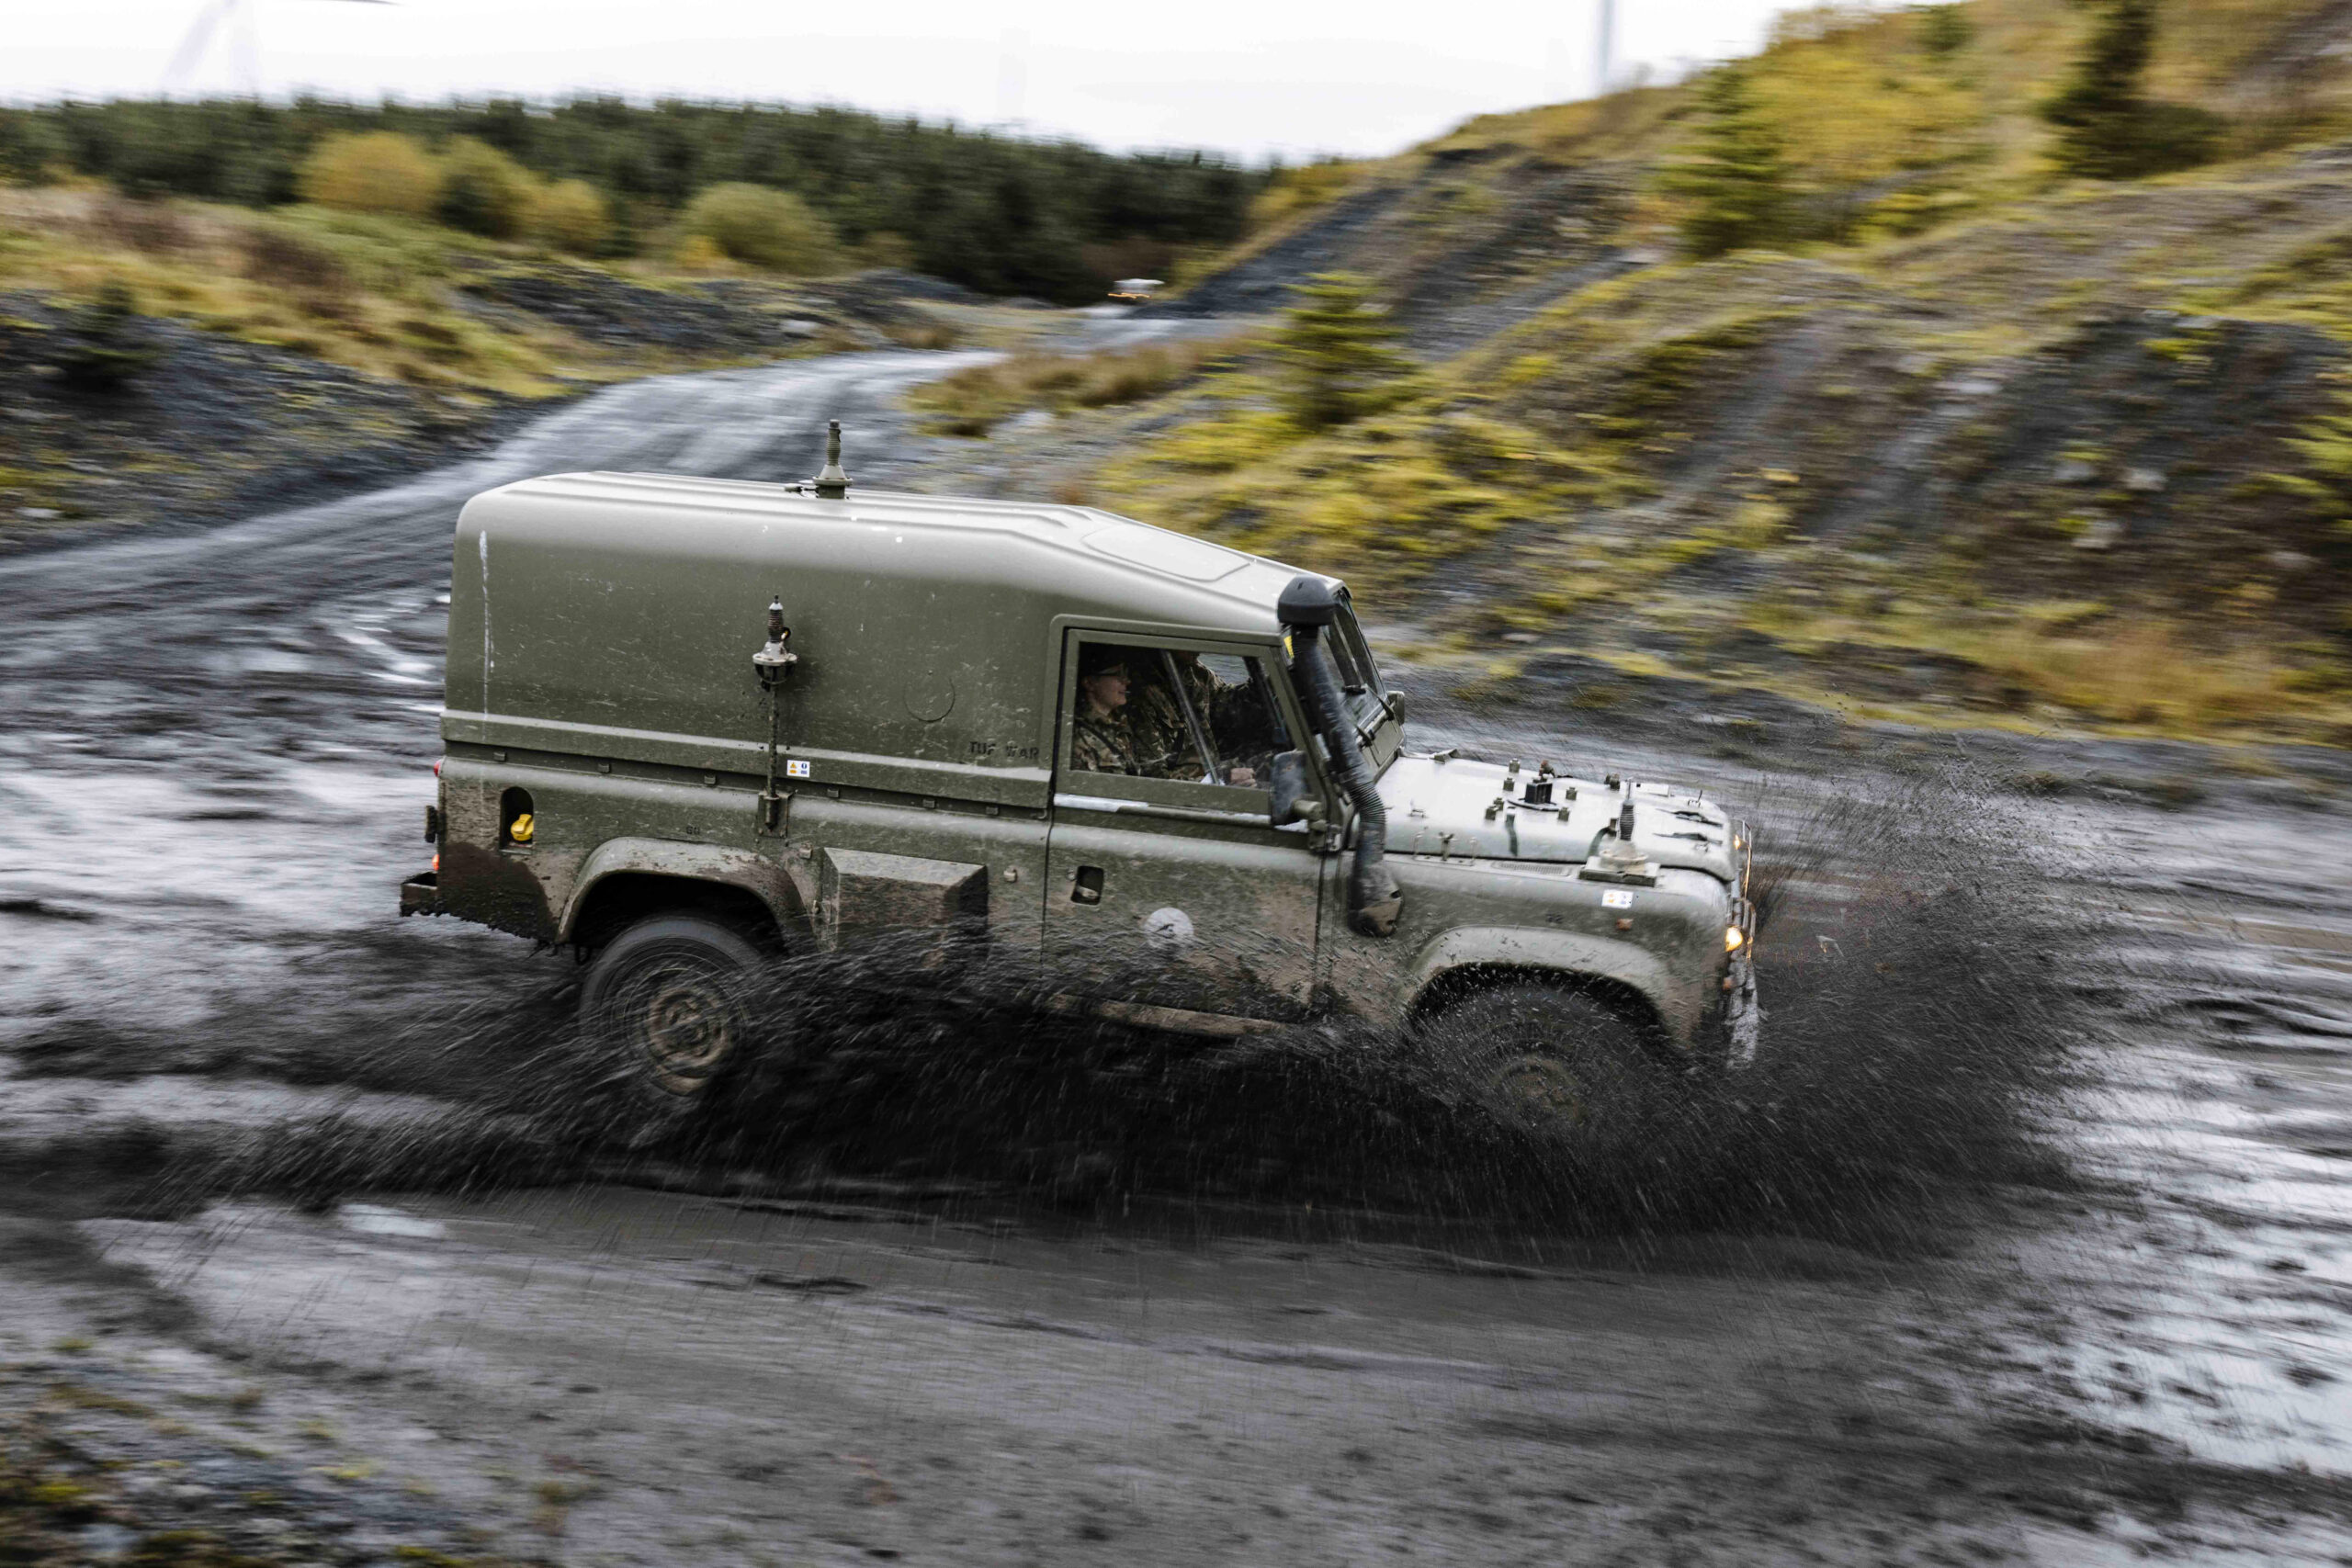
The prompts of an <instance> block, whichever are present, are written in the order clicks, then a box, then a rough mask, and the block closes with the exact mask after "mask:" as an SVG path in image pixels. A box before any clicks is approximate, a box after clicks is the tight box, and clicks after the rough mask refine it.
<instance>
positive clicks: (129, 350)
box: [57, 278, 158, 393]
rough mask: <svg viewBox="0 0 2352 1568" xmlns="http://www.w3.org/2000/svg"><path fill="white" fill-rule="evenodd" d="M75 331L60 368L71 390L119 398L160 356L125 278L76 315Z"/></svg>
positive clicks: (116, 280)
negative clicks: (141, 322) (142, 324)
mask: <svg viewBox="0 0 2352 1568" xmlns="http://www.w3.org/2000/svg"><path fill="white" fill-rule="evenodd" d="M71 331H72V334H73V341H72V344H71V345H70V346H69V347H68V348H67V349H66V350H65V352H64V353H62V354H61V355H58V359H57V365H58V369H59V371H60V373H61V374H62V378H63V379H64V381H65V384H66V385H67V386H69V387H73V388H74V389H76V390H79V391H85V392H101V393H111V392H119V391H121V390H122V389H124V388H125V387H127V386H129V385H130V382H131V381H132V380H133V379H134V378H137V376H138V375H139V373H140V372H141V371H142V370H144V369H146V368H147V367H149V366H150V365H153V363H154V362H155V360H156V358H157V356H158V355H157V351H156V350H155V349H154V348H153V347H152V346H151V345H149V344H148V343H147V341H146V337H145V334H144V333H142V332H141V330H140V327H139V303H138V300H137V299H135V298H134V297H133V296H132V294H131V292H130V285H129V284H127V283H125V282H123V281H122V280H121V279H120V278H114V279H110V280H108V281H107V283H105V284H103V285H101V286H100V287H99V288H98V292H97V294H96V297H95V298H93V299H91V301H90V302H89V303H88V304H87V305H85V306H84V307H83V308H82V309H81V310H79V311H77V312H76V313H75V314H74V319H73V322H72V327H71Z"/></svg>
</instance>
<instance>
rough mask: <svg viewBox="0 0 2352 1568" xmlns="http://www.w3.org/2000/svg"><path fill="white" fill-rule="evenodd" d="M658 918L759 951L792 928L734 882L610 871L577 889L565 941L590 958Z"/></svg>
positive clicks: (772, 945) (783, 939)
mask: <svg viewBox="0 0 2352 1568" xmlns="http://www.w3.org/2000/svg"><path fill="white" fill-rule="evenodd" d="M662 915H693V916H698V917H700V918H702V919H708V920H712V921H715V922H717V923H718V924H719V925H722V926H725V927H727V928H728V929H729V930H731V931H736V932H738V933H740V934H741V936H743V937H744V938H745V939H746V940H748V941H750V942H752V943H753V944H755V945H756V946H759V947H762V948H765V949H774V948H778V947H781V946H783V945H784V944H785V942H786V941H787V940H788V938H787V931H788V927H789V924H790V923H797V922H791V921H790V918H789V917H788V916H786V915H783V914H780V913H779V911H778V910H777V909H775V908H774V907H773V906H772V905H770V903H769V902H768V900H767V899H766V898H764V897H762V896H761V895H760V894H758V893H756V892H754V891H752V889H751V888H749V887H745V886H741V885H739V884H736V883H731V882H719V881H715V880H713V879H711V878H708V877H700V876H681V875H675V874H670V873H666V872H654V871H614V872H610V873H607V874H605V875H603V876H600V877H598V878H597V879H596V880H595V881H594V883H592V884H590V885H589V886H587V887H585V888H583V889H582V892H581V894H580V897H579V899H578V902H577V903H576V904H575V905H574V907H573V910H572V916H571V930H570V931H569V933H568V934H567V938H566V940H567V941H569V942H571V943H572V945H574V946H575V947H579V948H581V949H582V950H584V951H587V952H591V953H593V952H595V951H597V950H598V949H601V948H603V947H605V945H606V944H607V943H609V942H612V941H613V939H614V938H616V937H617V936H619V935H620V934H621V933H622V932H623V931H628V929H629V928H630V927H632V926H635V925H638V924H639V923H641V922H643V921H645V920H648V919H655V918H657V917H659V916H662Z"/></svg>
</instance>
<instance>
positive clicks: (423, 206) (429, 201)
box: [295, 130, 441, 218]
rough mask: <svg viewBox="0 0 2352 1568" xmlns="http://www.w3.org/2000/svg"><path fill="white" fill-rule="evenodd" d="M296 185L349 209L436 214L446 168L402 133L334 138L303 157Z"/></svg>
mask: <svg viewBox="0 0 2352 1568" xmlns="http://www.w3.org/2000/svg"><path fill="white" fill-rule="evenodd" d="M295 183H296V185H297V186H298V187H299V188H300V191H301V193H302V197H303V199H304V200H306V201H315V202H317V203H318V204H319V205H320V206H322V207H334V208H340V209H343V210H344V211H345V212H389V213H392V214H394V215H396V216H398V217H401V218H430V217H431V216H432V215H433V209H434V207H435V204H436V203H437V202H438V201H439V200H440V199H441V168H440V165H439V164H435V162H434V161H433V158H432V155H431V154H430V153H428V152H425V150H424V148H423V147H421V146H419V145H418V144H417V143H416V142H415V141H413V139H411V138H409V137H406V136H402V135H401V134H400V133H399V132H397V131H390V130H373V131H368V132H367V133H366V134H365V135H360V136H330V137H328V138H326V139H325V140H324V141H321V142H320V143H319V145H318V147H317V149H316V150H315V151H313V152H311V155H310V156H309V157H307V158H305V159H303V160H302V167H301V170H300V173H299V174H298V175H296V176H295Z"/></svg>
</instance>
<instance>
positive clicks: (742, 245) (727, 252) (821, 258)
mask: <svg viewBox="0 0 2352 1568" xmlns="http://www.w3.org/2000/svg"><path fill="white" fill-rule="evenodd" d="M678 228H679V231H680V232H681V233H683V234H684V235H685V236H687V237H688V239H690V240H692V239H696V238H699V239H703V240H707V241H708V242H710V243H711V245H712V246H713V247H714V248H716V249H717V250H718V253H719V254H721V255H724V256H726V257H727V258H728V259H729V260H730V261H738V262H741V263H743V264H744V265H747V266H756V267H763V268H765V269H767V270H768V271H770V272H781V273H786V274H790V275H793V276H803V277H806V276H814V275H817V274H820V273H826V272H834V271H838V270H840V268H841V266H842V247H841V241H840V239H839V237H838V236H836V235H835V234H834V232H833V226H832V225H831V223H828V222H827V221H825V220H824V219H823V218H821V217H820V216H818V214H817V213H816V212H815V211H813V210H812V209H810V208H809V204H808V203H807V202H805V201H803V200H801V199H800V198H799V197H797V196H794V195H792V194H791V193H790V192H788V191H781V190H771V189H769V188H768V187H767V186H754V185H740V184H727V185H715V186H710V187H709V188H708V189H707V190H705V191H704V192H703V193H702V194H701V195H699V196H697V197H695V198H694V200H693V201H691V202H689V203H687V204H686V209H685V211H684V213H682V214H681V215H680V216H679V219H678Z"/></svg>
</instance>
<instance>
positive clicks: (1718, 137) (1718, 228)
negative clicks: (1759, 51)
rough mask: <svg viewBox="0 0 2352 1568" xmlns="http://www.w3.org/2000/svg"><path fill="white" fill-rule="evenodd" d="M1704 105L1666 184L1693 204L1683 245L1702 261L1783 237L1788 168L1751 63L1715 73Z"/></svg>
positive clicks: (1703, 90)
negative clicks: (1702, 115) (1761, 104)
mask: <svg viewBox="0 0 2352 1568" xmlns="http://www.w3.org/2000/svg"><path fill="white" fill-rule="evenodd" d="M1699 102H1700V106H1701V107H1702V110H1703V111H1704V113H1705V116H1706V118H1705V119H1704V121H1703V122H1702V124H1701V126H1700V129H1699V132H1698V135H1697V137H1696V138H1695V139H1694V140H1693V141H1692V142H1691V146H1690V148H1689V149H1688V150H1687V152H1686V153H1685V155H1684V157H1683V160H1682V162H1681V163H1679V164H1676V165H1674V166H1673V167H1671V168H1669V169H1668V170H1667V172H1666V175H1665V177H1664V179H1663V181H1662V182H1661V183H1662V184H1663V185H1664V186H1665V187H1666V188H1667V189H1668V190H1669V191H1671V192H1673V193H1674V194H1675V195H1677V196H1679V197H1683V198H1684V199H1686V200H1687V201H1689V202H1690V203H1691V208H1690V210H1689V212H1688V213H1687V214H1686V215H1685V216H1684V218H1683V220H1682V246H1683V249H1684V250H1685V251H1687V252H1689V253H1690V254H1691V255H1693V256H1697V257H1702V258H1704V257H1708V256H1719V255H1723V254H1726V253H1728V252H1731V251H1738V250H1746V249H1748V248H1749V247H1751V246H1756V245H1769V244H1772V243H1775V242H1777V241H1780V240H1781V239H1782V238H1784V237H1785V236H1786V234H1787V232H1788V225H1789V214H1790V202H1789V173H1788V165H1787V162H1786V160H1785V158H1784V157H1783V155H1782V147H1781V133H1780V131H1779V130H1778V128H1777V127H1775V126H1774V125H1773V123H1772V121H1771V119H1770V117H1768V116H1767V115H1766V114H1765V113H1764V112H1763V111H1762V109H1761V108H1760V107H1759V106H1758V103H1757V96H1756V89H1755V83H1754V82H1753V80H1752V79H1751V78H1750V75H1749V70H1748V67H1747V66H1746V65H1745V64H1742V63H1740V62H1733V63H1731V64H1729V65H1724V66H1720V67H1718V68H1717V69H1716V70H1714V71H1713V72H1712V73H1709V75H1708V76H1707V79H1706V80H1705V82H1704V83H1702V85H1701V86H1700V89H1699Z"/></svg>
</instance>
